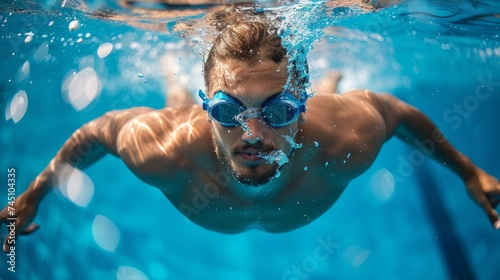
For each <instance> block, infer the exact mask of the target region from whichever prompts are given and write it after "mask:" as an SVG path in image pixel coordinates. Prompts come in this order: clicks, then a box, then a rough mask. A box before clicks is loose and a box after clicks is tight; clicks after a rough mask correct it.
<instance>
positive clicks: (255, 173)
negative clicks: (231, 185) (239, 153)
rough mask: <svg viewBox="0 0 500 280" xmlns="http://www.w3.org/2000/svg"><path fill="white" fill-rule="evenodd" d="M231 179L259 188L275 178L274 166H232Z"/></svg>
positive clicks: (275, 170) (275, 169)
mask: <svg viewBox="0 0 500 280" xmlns="http://www.w3.org/2000/svg"><path fill="white" fill-rule="evenodd" d="M231 169H232V173H233V177H234V178H235V179H236V180H237V181H238V182H240V183H241V184H243V185H248V186H261V185H264V184H267V183H269V182H270V181H271V180H273V178H274V176H276V173H277V171H278V170H277V168H276V166H275V164H273V165H269V164H261V165H258V166H252V167H248V166H234V165H233V166H232V168H231Z"/></svg>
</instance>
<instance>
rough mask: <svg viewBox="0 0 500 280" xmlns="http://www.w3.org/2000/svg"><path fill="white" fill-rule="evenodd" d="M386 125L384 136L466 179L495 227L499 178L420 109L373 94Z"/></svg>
mask: <svg viewBox="0 0 500 280" xmlns="http://www.w3.org/2000/svg"><path fill="white" fill-rule="evenodd" d="M374 98H377V99H378V100H377V103H378V105H379V106H380V108H379V109H380V112H381V114H382V116H383V118H384V121H385V123H386V127H387V138H390V137H391V136H392V135H396V136H397V137H398V138H400V139H401V140H403V141H405V142H407V143H409V144H410V145H412V146H414V147H416V148H419V149H420V150H421V151H422V152H423V153H425V154H426V155H428V156H430V157H432V158H434V159H435V160H437V161H438V162H440V163H442V164H444V165H445V166H447V167H448V168H450V169H451V170H452V171H454V172H455V173H456V174H457V175H459V176H460V177H461V178H462V180H463V181H464V183H465V186H466V189H467V192H468V193H469V195H470V197H471V198H472V199H473V200H474V201H475V202H476V203H477V204H478V205H479V206H480V207H481V208H483V210H484V211H485V212H486V215H487V216H488V218H489V220H490V222H491V224H492V225H493V227H494V228H495V229H497V230H498V229H499V228H500V219H499V217H498V213H497V211H496V210H495V208H496V206H497V205H498V202H499V200H500V184H499V182H498V180H497V179H496V178H495V177H493V176H491V175H489V174H488V173H486V172H485V171H484V170H482V169H481V168H479V167H477V166H476V165H474V163H473V162H472V161H471V160H470V159H469V158H468V157H467V156H465V155H464V154H462V153H460V152H459V151H458V150H456V149H455V148H454V147H453V146H452V145H451V144H450V143H449V142H448V141H447V140H446V139H445V137H444V136H443V134H442V133H441V132H440V131H439V129H438V128H437V127H436V126H435V125H434V123H432V121H431V120H430V119H429V118H428V117H427V116H426V115H425V114H424V113H422V112H421V111H420V110H418V109H417V108H415V107H413V106H410V105H408V104H406V103H404V102H403V101H401V100H399V99H397V98H396V97H394V96H392V95H389V94H379V95H376V97H374Z"/></svg>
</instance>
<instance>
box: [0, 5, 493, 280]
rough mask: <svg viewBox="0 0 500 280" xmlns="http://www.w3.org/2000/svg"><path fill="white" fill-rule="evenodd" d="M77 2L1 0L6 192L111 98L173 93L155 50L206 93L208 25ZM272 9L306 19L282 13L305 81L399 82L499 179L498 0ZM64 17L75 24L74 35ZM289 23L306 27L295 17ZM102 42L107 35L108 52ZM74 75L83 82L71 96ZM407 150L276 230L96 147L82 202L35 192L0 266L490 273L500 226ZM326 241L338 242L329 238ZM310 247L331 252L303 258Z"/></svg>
mask: <svg viewBox="0 0 500 280" xmlns="http://www.w3.org/2000/svg"><path fill="white" fill-rule="evenodd" d="M261 2H262V3H264V4H265V3H269V2H272V1H267V2H264V1H261ZM313 2H314V1H313ZM68 3H69V2H68ZM87 4H88V8H87V9H83V8H81V7H79V8H75V7H72V6H71V5H69V4H68V5H66V6H65V7H63V8H61V3H60V2H52V1H42V2H41V3H40V4H37V3H21V2H17V1H7V2H2V4H0V11H1V15H0V17H1V18H0V19H1V22H2V24H1V29H0V30H1V31H0V32H1V33H0V46H1V47H0V54H1V57H2V67H1V68H0V71H1V77H2V78H1V80H0V81H1V84H0V90H1V94H2V98H1V106H0V108H1V113H2V114H1V115H0V141H1V147H0V154H1V159H0V178H1V179H0V180H1V185H0V186H1V190H0V202H1V203H0V204H2V205H4V204H6V203H7V187H6V182H7V169H8V168H15V169H16V193H17V194H20V193H21V192H22V191H23V190H24V189H26V188H27V186H28V185H29V183H30V182H31V181H32V180H33V179H34V178H35V177H36V176H37V174H38V173H39V172H41V171H42V170H43V168H44V167H45V166H46V165H47V164H48V162H49V161H50V159H51V158H52V157H53V156H54V155H55V153H56V152H57V151H58V149H59V148H60V147H61V145H62V144H63V143H64V141H65V140H66V139H67V138H68V137H69V136H70V135H71V133H72V132H73V131H75V130H76V129H78V128H79V127H80V126H81V125H82V124H84V123H85V122H88V121H90V120H92V119H93V118H96V117H98V116H100V115H102V114H103V113H105V112H107V111H109V110H114V109H124V108H129V107H133V106H139V105H141V106H143V105H144V106H151V107H154V108H162V107H163V106H164V104H165V93H164V92H165V91H167V92H168V87H167V86H166V83H165V77H164V76H163V74H162V68H161V58H162V57H163V56H165V55H167V54H169V55H170V57H171V62H172V59H173V61H174V62H175V63H173V62H172V63H173V64H172V65H176V64H177V65H179V66H180V68H181V69H180V70H178V72H177V73H176V76H177V77H178V78H179V80H180V81H181V83H183V84H184V85H185V86H186V87H187V88H188V89H189V90H191V91H193V92H195V91H196V90H197V89H198V88H203V81H202V76H201V75H200V73H201V61H202V54H203V53H205V52H206V49H207V42H206V40H205V39H204V38H205V37H204V36H205V35H206V34H205V33H204V32H202V31H199V30H198V33H195V34H194V35H192V37H189V38H187V39H186V38H184V37H179V35H178V34H170V33H169V32H168V31H165V30H155V28H156V26H160V27H161V28H162V29H165V28H164V26H165V25H166V22H170V23H169V26H175V25H176V24H178V23H179V21H181V22H182V20H183V18H180V19H179V18H177V19H166V17H165V16H164V17H163V18H162V17H155V18H154V20H150V19H148V16H149V18H152V17H153V15H152V14H148V13H142V14H139V15H138V13H132V12H130V13H127V11H126V9H124V8H117V5H118V4H116V3H112V2H109V1H108V2H104V3H103V2H98V1H92V2H88V3H87ZM101 5H109V6H110V7H111V8H110V9H112V8H114V9H116V11H117V12H116V13H115V14H123V15H124V17H123V18H121V19H120V18H117V17H111V19H100V18H97V17H96V16H95V15H93V13H92V11H95V10H98V9H99V8H100V7H101ZM265 5H267V4H265ZM265 5H264V6H265ZM269 5H270V6H269V7H268V9H273V10H277V11H278V12H279V11H280V9H285V8H286V9H292V10H293V9H299V7H300V9H301V13H300V14H299V13H298V14H295V15H294V14H293V13H292V14H290V13H287V15H288V19H289V20H290V22H292V23H294V22H295V24H296V26H293V25H292V28H297V29H300V28H301V29H300V30H301V32H302V33H300V34H303V35H304V37H303V38H305V39H304V42H302V43H303V44H305V45H306V46H310V44H311V43H312V41H315V42H314V44H313V45H312V46H310V47H312V49H311V50H310V51H309V53H308V59H309V62H310V68H311V79H312V81H315V80H318V79H319V78H321V76H322V74H323V73H325V71H326V69H337V70H339V71H341V72H342V73H343V75H344V79H343V80H342V82H341V84H340V88H341V90H348V89H352V88H369V89H372V90H374V91H377V92H391V93H393V94H394V95H396V96H398V97H399V98H401V99H403V100H404V101H406V102H408V103H410V104H412V105H414V106H417V107H418V108H420V109H421V110H422V111H424V112H425V113H426V114H428V116H429V117H430V118H431V119H432V120H433V121H434V122H435V123H436V124H437V125H438V126H439V127H440V128H441V130H442V131H443V132H444V134H445V135H446V137H447V138H448V139H449V140H450V141H451V142H452V143H453V144H454V145H455V146H456V147H457V148H458V149H459V150H460V151H462V152H463V153H465V154H467V155H468V156H469V157H470V158H471V159H472V160H473V161H474V162H475V163H476V164H477V165H479V166H480V167H482V168H483V169H485V170H487V171H488V172H490V173H491V174H493V175H494V176H496V177H499V176H500V165H499V164H498V163H497V161H498V160H497V158H498V153H499V152H498V149H497V145H498V143H500V133H498V129H499V125H498V121H497V117H495V116H496V113H497V112H498V108H497V107H498V105H499V104H500V95H499V92H500V68H499V66H500V64H499V63H500V37H499V34H500V32H499V31H500V17H499V14H500V5H499V4H498V2H496V1H495V0H490V1H462V2H461V3H455V2H454V3H453V4H447V3H446V2H445V1H422V0H420V1H406V2H402V3H400V4H398V5H394V6H388V7H385V8H382V9H379V10H374V11H363V10H362V9H359V8H356V7H355V6H350V7H344V8H342V7H338V8H328V9H327V8H324V9H325V10H324V11H328V13H331V14H330V15H329V16H325V15H324V14H321V13H319V12H317V11H318V10H317V9H319V8H318V5H319V4H318V2H314V3H309V4H303V3H302V4H300V5H299V4H296V3H295V4H290V5H288V6H286V7H285V8H283V7H279V6H278V7H275V6H274V5H271V4H269ZM166 8H169V9H173V8H172V7H166ZM315 9H316V10H315ZM315 11H316V12H315ZM307 12H309V13H307ZM294 16H295V18H294ZM197 18H199V16H198V15H193V16H190V17H189V20H193V19H197ZM75 19H78V20H79V21H80V27H79V28H78V29H76V30H74V31H69V28H68V26H69V24H70V22H71V21H73V20H75ZM184 20H186V18H184ZM301 20H302V21H304V22H303V23H307V24H303V25H300V24H299V25H297V24H298V23H300V21H301ZM139 24H140V26H138V25H139ZM307 31H310V32H309V33H307ZM87 34H88V35H87ZM306 35H307V36H306ZM28 37H31V38H29V39H27V38H28ZM79 38H81V39H82V40H81V42H80V43H78V42H77V41H78V39H79ZM105 43H111V44H112V46H113V48H112V50H111V52H110V53H109V54H108V55H104V54H105V53H106V52H105V51H106V45H103V44H105ZM99 46H102V47H101V50H100V51H99V52H98V49H99ZM108 46H109V45H108ZM108 50H109V49H108ZM99 55H101V56H102V58H101V57H100V56H99ZM26 63H27V64H26ZM28 65H29V66H28ZM28 68H29V69H28ZM85 69H86V70H85ZM76 73H78V74H76ZM75 74H76V75H77V76H78V77H84V78H85V79H86V80H85V79H84V80H83V82H81V84H79V85H80V86H79V87H77V88H76V89H72V90H69V89H68V86H67V85H68V83H69V82H68V83H66V86H65V82H66V81H70V80H68V77H71V76H74V75H75ZM69 79H71V78H69ZM82 79H83V78H82ZM89 84H90V85H89ZM99 84H100V85H99ZM85 85H89V88H88V89H86V91H85V89H84V90H83V91H82V88H84V86H85ZM99 88H100V89H101V90H98V89H99ZM20 91H24V92H25V93H23V92H20ZM82 92H84V93H85V92H86V93H88V95H89V96H91V97H93V99H92V98H87V99H85V98H84V99H78V98H77V97H78V95H75V94H76V93H79V94H81V93H82ZM97 93H98V94H97ZM20 97H22V99H19V98H20ZM12 100H15V102H17V104H18V105H17V106H15V105H12ZM82 100H83V101H82ZM86 100H87V101H90V100H91V102H87V101H86ZM26 102H27V103H26ZM87 103H88V104H87ZM26 104H27V106H26ZM457 106H462V108H463V110H464V111H463V114H460V113H458V112H457V111H456V110H457V108H458V107H457ZM12 108H15V109H16V110H17V111H16V110H13V109H12ZM24 109H25V110H26V111H25V113H23V112H24ZM414 156H415V151H414V150H412V149H411V148H409V147H408V146H406V145H405V144H403V143H401V142H399V141H398V140H396V139H394V140H390V141H389V142H388V143H387V144H386V145H385V146H384V148H383V149H382V151H381V152H380V155H379V157H378V159H377V160H376V162H375V163H374V164H373V166H372V167H371V168H370V169H369V170H368V171H367V172H366V173H365V174H363V175H362V176H360V177H359V178H357V179H356V180H354V181H353V182H352V183H351V185H350V186H349V188H348V189H347V190H346V191H345V193H344V194H343V195H342V197H341V198H340V199H339V200H338V202H337V203H336V204H335V205H334V206H333V207H332V208H331V209H330V210H329V211H328V212H327V213H326V214H324V215H323V216H322V217H320V218H319V219H317V220H316V221H314V222H312V223H311V224H310V225H308V226H306V227H303V228H300V229H297V230H294V231H291V232H288V233H282V234H269V233H263V232H257V231H249V232H246V233H242V234H237V235H225V234H220V233H215V232H211V231H208V230H205V229H203V228H201V227H199V226H197V225H195V224H193V223H191V222H189V221H188V220H187V219H186V218H184V217H183V216H182V215H181V214H180V213H179V212H178V211H177V210H176V209H175V208H174V207H173V206H172V205H171V204H170V203H169V202H168V200H166V198H165V197H164V196H163V195H162V194H161V192H160V191H158V190H156V189H154V188H152V187H150V186H147V185H145V184H144V183H142V182H141V181H139V180H138V179H137V178H135V177H134V176H133V175H132V174H131V173H130V172H129V171H128V169H127V168H126V167H125V165H124V164H123V163H122V162H121V161H120V160H119V159H117V158H114V157H112V156H107V157H105V158H104V159H102V160H101V161H99V162H98V163H97V164H95V165H94V166H92V167H90V168H88V169H86V170H85V171H84V172H85V173H84V174H86V175H83V178H84V179H83V180H84V181H83V183H81V184H78V182H77V183H76V184H77V185H79V186H80V185H82V186H83V187H84V188H85V189H86V190H93V192H89V191H83V192H82V193H85V194H87V195H88V197H87V198H88V199H87V200H86V201H83V202H81V201H80V203H81V204H82V205H84V206H79V205H77V204H75V203H74V202H73V201H72V200H71V199H68V198H67V197H71V195H68V194H66V195H65V194H64V192H63V191H60V190H56V191H54V192H52V193H51V194H49V195H48V196H47V197H46V198H45V199H44V200H43V202H42V204H41V205H40V208H39V211H38V216H37V218H36V220H35V221H36V222H37V223H38V224H39V225H40V230H38V231H37V232H36V233H34V234H32V235H31V236H29V237H24V236H23V237H19V238H18V240H17V243H16V272H15V273H12V272H10V271H8V270H7V268H8V266H9V265H8V264H7V262H6V261H7V257H5V256H3V255H2V257H1V261H0V277H1V278H2V279H238V280H240V279H241V280H245V279H498V275H500V232H495V231H494V230H493V229H492V228H491V226H490V224H489V222H488V220H487V218H486V216H485V215H484V213H483V212H482V211H481V210H480V208H479V207H477V206H476V205H474V203H473V202H472V201H471V200H470V199H469V198H468V196H467V194H466V192H465V191H464V187H463V184H462V182H461V181H460V180H459V178H458V177H457V176H456V175H454V174H453V173H451V172H450V171H448V170H447V169H446V168H444V167H443V166H442V165H439V164H437V163H435V162H433V161H431V160H426V161H424V162H422V161H419V160H418V159H416V158H415V157H414ZM408 166H409V167H408ZM75 178H76V179H78V178H77V177H75ZM76 179H75V180H76ZM221 218H223V217H221ZM2 232H3V234H5V229H4V230H3V231H2ZM325 242H326V243H328V242H330V243H332V244H335V246H332V247H328V249H325V247H324V244H325ZM322 244H323V245H322ZM318 248H320V249H318ZM317 250H322V251H321V252H322V253H324V254H326V255H322V256H323V258H321V259H318V258H317V257H316V258H315V256H317V255H315V252H316V251H317Z"/></svg>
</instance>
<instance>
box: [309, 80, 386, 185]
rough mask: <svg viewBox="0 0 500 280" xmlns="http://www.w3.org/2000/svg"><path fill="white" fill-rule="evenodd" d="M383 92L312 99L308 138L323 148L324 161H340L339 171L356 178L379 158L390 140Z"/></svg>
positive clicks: (320, 96) (355, 93) (310, 101)
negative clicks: (387, 136)
mask: <svg viewBox="0 0 500 280" xmlns="http://www.w3.org/2000/svg"><path fill="white" fill-rule="evenodd" d="M380 98H381V97H380V96H379V94H375V93H373V92H370V91H367V90H355V91H350V92H346V93H342V94H335V95H334V94H330V95H317V96H314V97H313V98H311V99H310V100H308V103H307V108H308V110H307V111H306V116H307V122H306V123H305V124H304V125H303V126H302V127H301V128H302V131H303V135H304V138H307V139H311V141H312V140H314V141H316V142H318V144H319V147H323V149H322V151H323V152H322V156H324V157H325V158H324V159H323V160H324V161H328V162H332V161H333V162H337V163H338V162H340V163H342V164H341V165H338V166H337V168H336V170H337V171H339V172H342V173H344V174H349V175H346V176H348V177H349V178H353V177H355V176H357V175H359V174H361V173H362V172H364V170H366V169H367V168H368V167H369V166H370V165H371V164H372V163H373V161H374V160H375V158H376V156H377V154H378V152H379V151H380V148H381V147H382V145H383V143H384V142H385V139H386V126H385V121H384V118H383V116H382V109H381V104H380Z"/></svg>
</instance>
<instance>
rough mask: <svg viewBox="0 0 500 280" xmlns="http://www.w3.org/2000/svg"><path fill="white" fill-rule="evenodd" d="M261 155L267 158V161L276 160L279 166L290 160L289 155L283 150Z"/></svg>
mask: <svg viewBox="0 0 500 280" xmlns="http://www.w3.org/2000/svg"><path fill="white" fill-rule="evenodd" d="M260 157H261V158H263V159H265V160H266V161H267V163H273V162H276V163H277V164H278V168H280V167H281V166H283V165H284V164H285V163H287V162H288V157H287V156H286V154H285V153H284V152H283V151H282V150H274V151H272V152H270V153H269V154H268V155H260Z"/></svg>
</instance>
